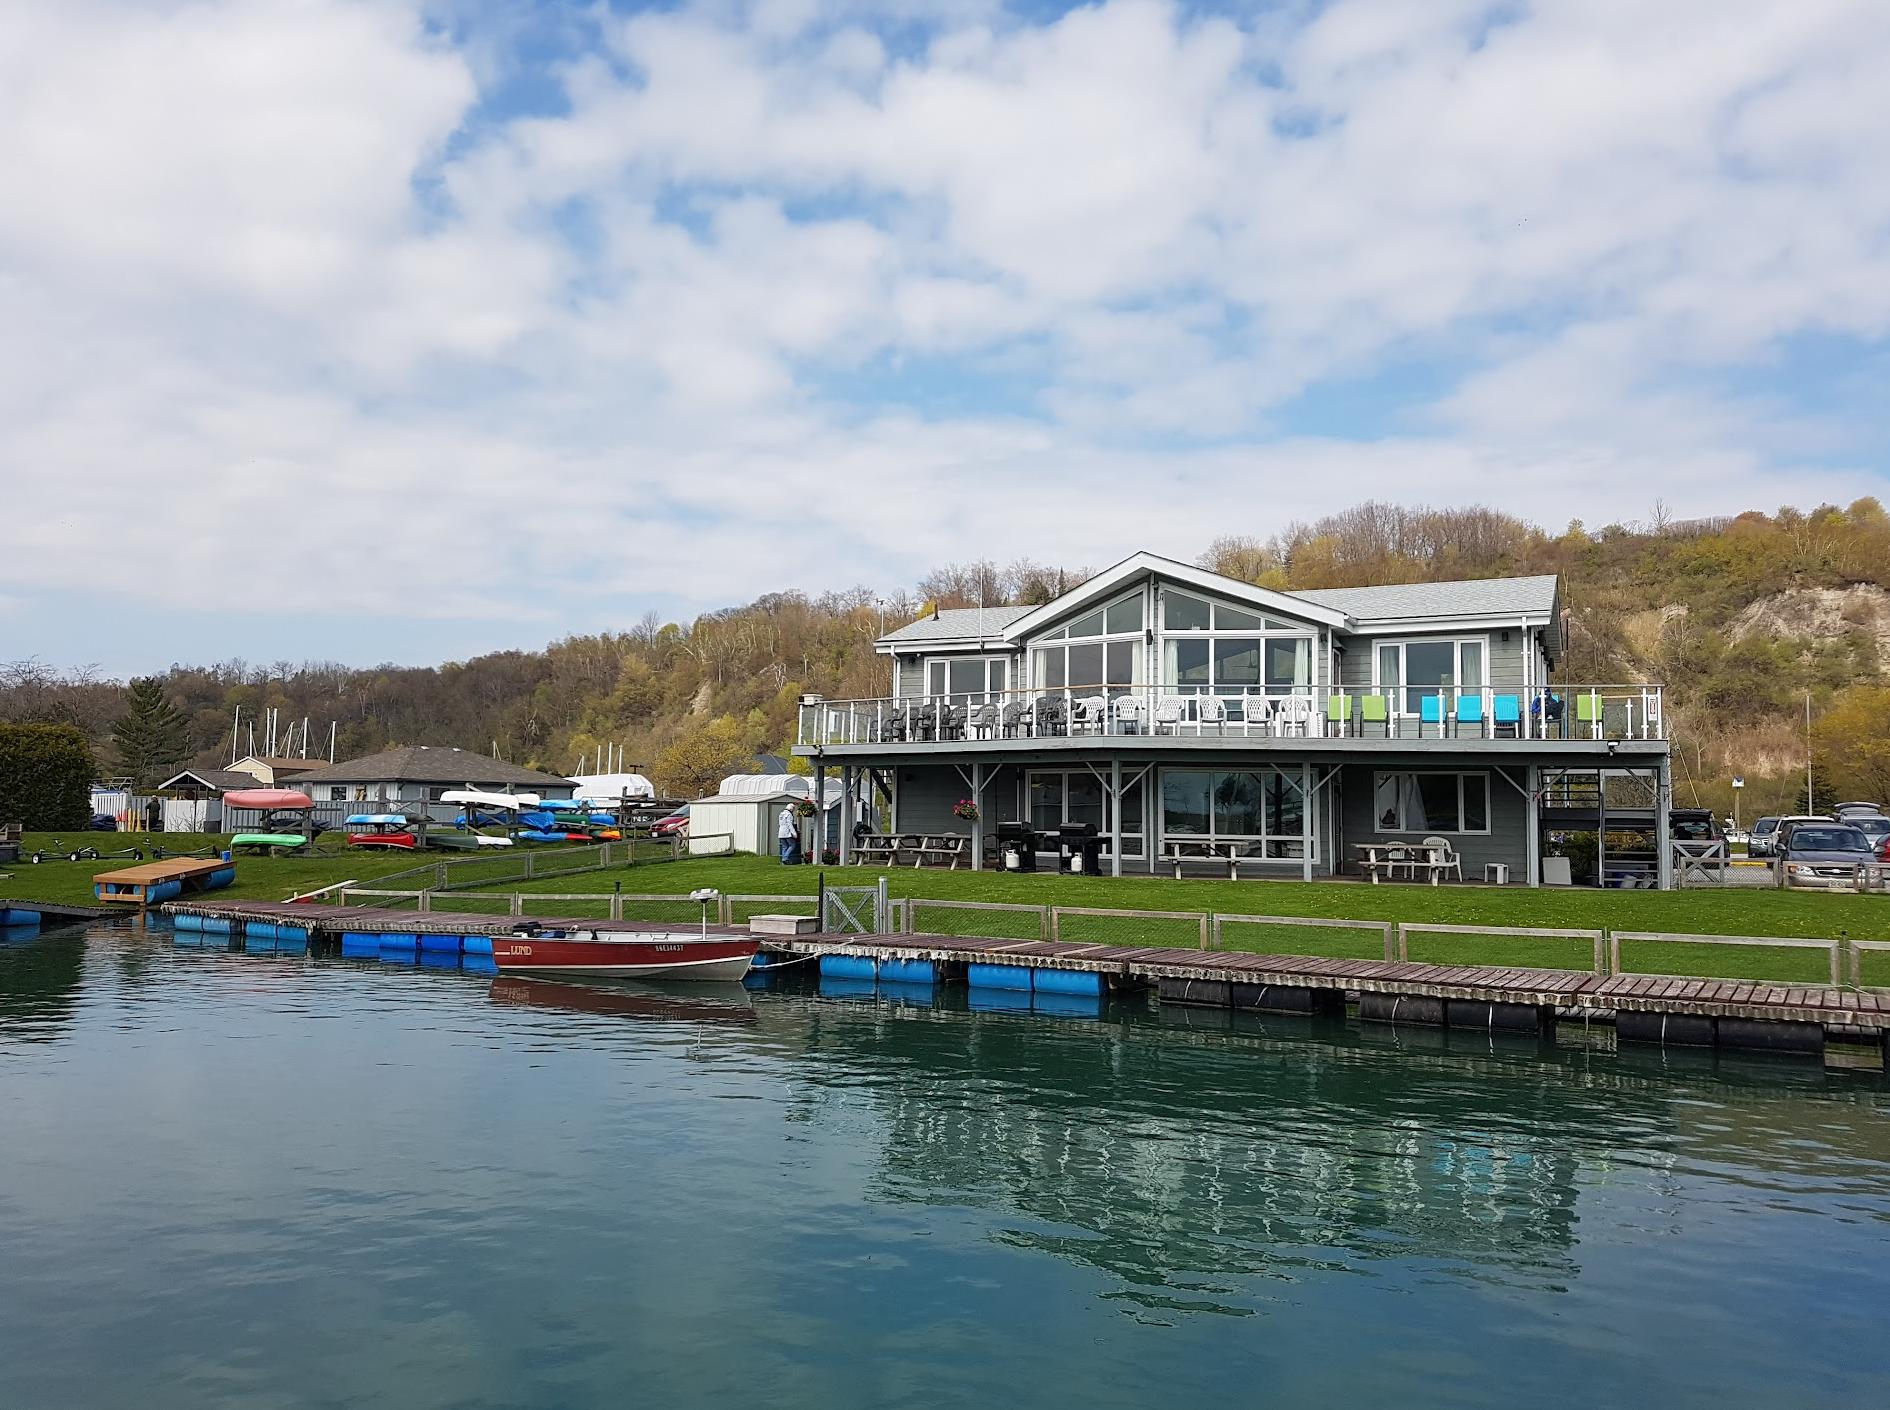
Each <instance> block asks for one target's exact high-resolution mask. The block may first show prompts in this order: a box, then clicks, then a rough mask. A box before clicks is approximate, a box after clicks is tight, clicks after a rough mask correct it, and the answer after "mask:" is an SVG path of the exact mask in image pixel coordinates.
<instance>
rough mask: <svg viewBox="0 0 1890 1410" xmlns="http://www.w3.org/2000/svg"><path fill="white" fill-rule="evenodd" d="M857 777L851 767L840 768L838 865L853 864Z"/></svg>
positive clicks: (848, 765) (844, 765)
mask: <svg viewBox="0 0 1890 1410" xmlns="http://www.w3.org/2000/svg"><path fill="white" fill-rule="evenodd" d="M857 779H858V775H857V774H855V773H854V772H853V765H851V764H842V765H841V766H840V865H841V866H843V867H845V866H851V865H852V864H853V806H854V805H853V789H854V785H855V783H856V781H857Z"/></svg>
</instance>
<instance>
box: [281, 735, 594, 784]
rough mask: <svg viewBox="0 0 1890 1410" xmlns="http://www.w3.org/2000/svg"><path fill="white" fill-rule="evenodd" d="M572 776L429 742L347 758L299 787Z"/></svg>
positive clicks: (300, 781) (513, 780)
mask: <svg viewBox="0 0 1890 1410" xmlns="http://www.w3.org/2000/svg"><path fill="white" fill-rule="evenodd" d="M570 782H571V781H570V780H569V779H566V778H560V777H558V776H557V775H556V774H546V773H540V772H539V771H538V770H537V769H525V768H520V767H519V766H518V765H517V764H508V763H506V762H505V760H503V759H494V758H491V757H490V756H488V755H485V754H475V753H473V752H472V751H471V750H470V749H453V748H446V747H440V746H428V745H425V744H408V745H404V746H402V747H400V748H398V749H386V750H383V751H382V752H380V753H379V754H368V755H366V756H364V757H362V758H359V759H344V760H343V761H342V762H341V763H339V764H331V765H329V766H328V767H327V768H325V769H317V770H316V771H315V772H314V773H311V774H303V775H302V776H301V777H299V778H297V779H296V781H295V783H296V787H298V788H301V787H304V786H305V785H308V784H323V783H447V784H452V783H458V784H468V783H497V784H508V783H519V784H547V783H549V784H553V785H564V786H567V787H568V786H569V785H570Z"/></svg>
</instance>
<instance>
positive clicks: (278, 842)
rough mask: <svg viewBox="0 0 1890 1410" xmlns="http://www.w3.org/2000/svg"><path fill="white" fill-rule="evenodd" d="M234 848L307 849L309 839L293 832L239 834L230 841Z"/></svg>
mask: <svg viewBox="0 0 1890 1410" xmlns="http://www.w3.org/2000/svg"><path fill="white" fill-rule="evenodd" d="M230 846H232V847H306V846H308V839H307V838H306V837H297V836H296V835H295V834H294V833H292V832H239V833H237V834H236V836H234V837H232V838H231V839H230Z"/></svg>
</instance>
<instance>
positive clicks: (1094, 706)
mask: <svg viewBox="0 0 1890 1410" xmlns="http://www.w3.org/2000/svg"><path fill="white" fill-rule="evenodd" d="M1073 704H1074V707H1075V709H1076V710H1078V711H1080V712H1081V713H1080V714H1078V715H1077V716H1076V719H1077V720H1078V721H1080V722H1081V723H1082V724H1085V725H1087V726H1089V727H1090V728H1091V729H1093V730H1095V731H1096V733H1098V734H1101V733H1102V732H1103V723H1104V721H1106V720H1107V719H1108V718H1109V697H1108V696H1106V695H1085V696H1084V697H1083V698H1082V699H1080V700H1077V701H1074V702H1073Z"/></svg>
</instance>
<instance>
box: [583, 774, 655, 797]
mask: <svg viewBox="0 0 1890 1410" xmlns="http://www.w3.org/2000/svg"><path fill="white" fill-rule="evenodd" d="M571 782H572V783H574V784H576V785H577V792H576V793H574V794H572V795H571V796H572V797H574V798H585V799H589V800H591V801H593V802H597V803H616V802H619V801H621V800H622V799H625V798H631V799H637V798H654V797H655V796H656V786H655V785H654V784H652V783H651V782H650V781H649V780H648V779H647V778H645V777H644V776H643V775H642V774H573V775H572V776H571Z"/></svg>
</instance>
